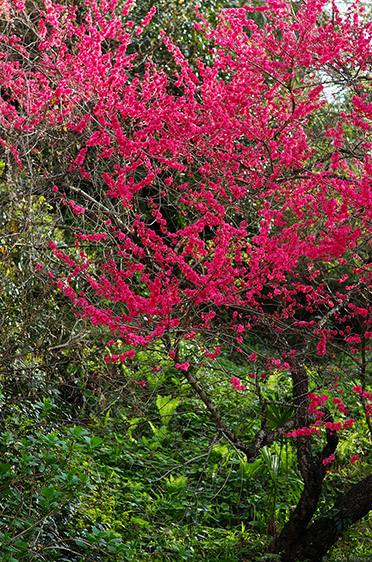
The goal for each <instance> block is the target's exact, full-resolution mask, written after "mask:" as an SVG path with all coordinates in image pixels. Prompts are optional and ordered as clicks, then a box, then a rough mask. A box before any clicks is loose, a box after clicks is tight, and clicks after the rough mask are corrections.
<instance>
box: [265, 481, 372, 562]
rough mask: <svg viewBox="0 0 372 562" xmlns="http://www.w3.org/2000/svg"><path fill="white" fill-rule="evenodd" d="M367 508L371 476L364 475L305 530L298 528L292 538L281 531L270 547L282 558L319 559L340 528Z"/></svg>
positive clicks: (371, 501)
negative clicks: (363, 477)
mask: <svg viewBox="0 0 372 562" xmlns="http://www.w3.org/2000/svg"><path fill="white" fill-rule="evenodd" d="M301 499H302V498H301ZM300 503H301V501H300ZM299 505H300V504H299ZM298 507H299V506H298ZM298 507H297V509H298ZM297 509H296V511H297ZM371 509H372V476H368V477H367V478H365V479H364V480H362V481H361V482H359V483H358V484H356V485H355V486H353V487H352V488H351V490H350V491H349V492H348V493H347V494H345V495H344V496H342V497H341V498H340V500H339V501H338V502H336V503H335V505H334V506H333V507H332V509H330V510H329V511H328V512H327V513H326V515H324V516H322V517H318V518H317V519H316V520H315V521H314V523H313V524H312V525H310V527H309V528H308V529H307V530H306V531H305V532H299V534H298V536H297V540H296V541H295V542H294V541H293V540H292V539H293V535H292V534H289V533H288V532H287V533H284V535H283V533H281V535H280V536H279V540H277V541H276V543H275V548H274V551H275V552H277V553H279V552H280V553H281V555H282V561H283V562H301V561H305V560H306V561H307V562H321V560H322V557H323V556H324V555H325V554H326V553H327V552H328V551H329V549H330V548H331V547H332V546H333V545H334V544H335V543H336V542H337V540H338V539H339V538H340V536H341V535H342V534H343V532H344V531H345V530H346V529H347V528H348V527H349V526H350V525H353V524H354V523H356V522H357V521H359V520H360V519H362V517H364V516H365V515H367V514H368V512H369V511H370V510H371ZM292 525H293V524H292ZM291 527H292V526H291ZM298 529H299V528H298ZM284 530H285V528H284V529H283V531H284Z"/></svg>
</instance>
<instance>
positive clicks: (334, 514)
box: [0, 0, 372, 562]
mask: <svg viewBox="0 0 372 562" xmlns="http://www.w3.org/2000/svg"><path fill="white" fill-rule="evenodd" d="M130 4H131V2H130V1H128V2H127V3H126V4H125V5H124V7H122V8H121V9H120V10H117V6H116V1H115V0H111V1H110V2H106V0H101V2H100V3H99V4H98V3H97V2H96V1H95V0H86V2H85V8H84V10H82V13H81V11H79V13H78V12H77V9H76V7H73V6H68V5H62V4H56V3H52V2H51V1H50V0H45V1H44V2H42V3H40V4H35V5H32V4H29V5H28V4H27V5H26V6H24V5H23V3H21V2H20V1H18V2H16V1H14V2H12V1H11V2H9V3H6V2H5V3H3V4H2V8H1V10H2V13H1V21H2V28H3V29H2V34H1V51H0V53H1V55H0V65H1V73H0V76H1V95H2V98H1V102H0V127H1V129H0V133H1V137H0V143H1V145H2V151H3V154H4V158H5V159H6V162H7V170H6V172H7V174H8V179H9V182H10V184H12V183H13V184H14V183H17V182H18V183H19V182H23V183H25V184H27V185H29V186H30V189H31V190H32V191H33V192H35V193H37V192H40V191H42V192H43V193H44V194H48V197H50V200H51V201H53V205H54V206H55V208H57V207H59V208H60V209H61V211H60V212H61V213H62V214H64V216H65V217H66V219H65V220H67V221H69V222H68V224H69V228H71V229H72V230H74V234H73V240H74V243H73V245H72V247H71V248H70V249H65V248H63V247H60V246H59V245H58V243H57V242H56V241H51V242H50V249H51V252H52V253H53V255H54V257H55V258H56V259H57V261H58V262H60V263H61V268H59V269H58V267H57V265H55V266H54V269H52V268H51V269H50V271H49V272H48V275H49V276H50V277H51V278H52V279H53V280H54V282H55V283H56V284H57V286H58V287H59V289H60V291H61V293H63V294H64V295H65V297H66V298H68V299H70V300H71V303H72V305H73V307H74V311H75V314H76V316H77V317H80V318H86V319H89V321H90V322H91V323H92V324H93V325H98V326H102V327H103V328H104V330H105V331H106V333H107V342H108V345H109V347H110V349H111V353H110V354H109V356H108V357H107V359H106V360H107V362H112V363H121V362H125V361H128V359H131V358H135V356H136V354H137V352H138V351H139V350H140V349H147V350H149V351H151V350H152V349H156V350H157V354H159V353H162V354H163V355H164V358H165V360H166V361H167V362H168V363H172V364H173V365H174V367H175V369H177V370H178V372H179V376H180V378H183V379H185V380H186V381H187V383H188V384H189V385H190V387H191V389H192V390H193V391H194V393H195V394H196V396H198V397H199V398H200V400H201V401H202V402H204V404H205V406H206V408H207V410H208V412H209V413H210V415H211V416H212V417H213V419H214V421H215V423H216V425H217V427H218V429H219V431H220V432H221V434H222V435H223V436H224V438H225V439H226V440H227V441H229V442H230V443H231V444H232V446H234V447H235V448H236V449H237V450H239V451H241V452H242V453H243V454H244V455H245V456H246V458H247V460H248V461H249V462H253V461H254V460H255V459H256V458H257V456H258V455H259V454H260V450H261V448H262V447H264V446H269V445H270V444H272V443H274V442H275V441H276V440H278V439H283V438H285V439H288V440H290V442H291V443H293V445H294V446H295V447H296V448H297V456H298V468H299V471H300V473H301V476H302V479H303V491H302V494H301V497H300V500H299V503H298V505H297V506H296V507H295V509H294V510H293V512H292V514H291V516H290V518H289V520H288V522H287V523H286V525H285V526H284V528H283V529H282V530H281V532H280V533H279V534H278V536H277V537H276V538H275V539H274V541H273V545H272V550H273V552H276V553H282V556H283V560H286V561H287V562H291V561H295V560H314V561H315V560H319V559H320V558H321V556H322V555H323V554H324V553H325V552H327V550H328V549H329V548H330V547H331V546H332V545H333V544H334V543H335V542H336V540H337V538H338V537H339V535H340V533H341V531H342V530H343V529H344V528H346V527H347V526H348V525H349V524H351V523H354V522H356V521H358V520H359V519H360V518H362V517H363V516H364V515H366V514H367V513H368V512H369V510H370V509H371V508H372V476H367V477H366V478H364V480H362V481H361V482H360V483H358V484H357V485H354V486H353V487H351V489H350V490H349V491H348V492H347V493H346V494H345V495H344V496H342V497H340V498H339V499H338V500H337V502H336V503H335V505H334V506H331V507H330V509H329V511H328V512H327V513H326V514H325V515H323V516H322V517H321V518H320V517H318V518H315V520H313V518H314V515H315V513H316V511H317V508H318V505H319V502H320V498H321V492H322V482H323V480H324V478H325V477H326V472H327V469H329V466H328V465H330V463H332V462H333V460H334V459H335V455H336V454H337V446H338V443H339V440H340V439H346V438H347V436H348V432H349V431H350V428H353V426H355V424H357V423H358V424H366V426H367V428H368V430H369V432H370V434H371V437H372V424H371V422H370V418H369V416H370V413H371V411H372V390H371V388H370V380H369V379H370V372H369V369H368V364H369V358H370V349H371V348H370V345H369V340H370V339H372V328H371V327H370V326H371V323H372V306H371V305H370V294H371V275H372V271H371V264H372V262H371V260H370V254H371V235H372V224H371V218H372V191H371V177H372V163H371V159H370V150H371V149H372V143H371V139H370V130H371V119H372V104H371V103H370V101H369V97H370V81H371V76H372V74H371V60H372V59H371V55H372V52H371V40H372V24H370V23H366V22H365V21H364V20H363V15H362V9H361V8H358V6H355V7H354V8H353V9H351V10H350V11H349V12H348V13H347V14H345V15H341V14H340V13H339V12H338V10H337V8H336V6H333V8H332V13H331V14H330V15H327V13H326V12H325V11H324V5H325V4H326V2H325V1H324V0H308V1H306V2H303V3H301V5H300V7H299V8H296V9H295V8H294V7H293V6H292V4H291V3H290V2H289V1H286V2H278V1H276V0H266V2H265V3H264V4H261V5H260V6H256V7H255V6H254V5H253V4H248V5H247V6H245V8H241V9H228V10H225V11H223V12H222V13H221V15H220V18H219V23H218V25H217V26H216V28H215V29H212V28H211V27H210V26H209V25H208V23H207V21H206V20H205V19H204V18H203V15H202V14H199V13H197V14H196V22H195V27H196V29H197V30H198V31H199V32H200V33H201V34H204V36H205V41H209V42H210V49H211V50H210V54H211V56H212V60H213V62H212V63H211V64H207V63H205V62H204V63H203V61H202V60H200V61H199V62H198V66H197V68H192V67H191V66H190V65H189V64H188V62H187V60H186V59H185V58H184V56H183V55H182V52H181V51H180V49H179V48H178V47H177V46H176V45H174V44H173V43H172V41H171V39H170V38H169V37H167V36H166V35H164V36H163V41H164V44H165V45H166V47H167V48H168V50H169V52H170V53H171V54H172V56H173V58H174V61H175V64H176V65H177V69H178V70H177V72H176V74H175V75H174V76H167V75H166V74H165V73H164V71H163V70H162V69H161V68H157V67H155V65H154V64H153V63H152V62H151V60H148V61H145V67H144V68H145V71H144V73H143V74H142V75H139V74H136V66H135V54H128V52H129V51H128V47H129V46H130V44H131V41H132V37H137V36H139V35H141V33H142V32H143V29H144V28H145V27H146V26H147V25H148V23H149V21H150V20H151V18H152V17H153V16H154V13H155V8H152V9H151V10H150V12H149V13H148V14H147V16H146V17H145V18H144V20H143V22H142V24H141V25H140V26H137V27H136V26H134V24H133V22H132V21H131V20H130V15H129V12H130ZM255 11H256V12H262V13H263V14H264V15H265V21H266V23H265V25H264V26H263V27H261V28H259V27H258V26H257V24H256V23H255V21H254V20H253V19H252V17H253V15H252V14H254V12H255ZM75 219H76V220H75ZM74 220H75V223H74ZM74 224H76V228H74V227H73V225H74ZM35 265H36V269H37V270H40V269H42V268H43V267H44V264H43V263H37V264H35ZM232 352H234V353H235V355H236V356H237V357H240V358H241V359H240V362H241V363H243V364H244V365H245V366H246V376H245V377H244V380H243V378H242V377H240V378H238V377H236V376H232V377H231V381H230V383H231V385H232V389H234V390H235V391H236V401H237V403H239V401H240V400H241V398H242V397H243V396H244V393H245V392H249V393H251V395H252V396H255V397H256V400H257V403H258V404H259V411H260V420H259V422H258V423H255V424H253V425H252V426H251V427H253V429H251V430H249V431H248V433H247V434H237V433H236V432H234V431H233V430H232V429H231V427H230V426H229V423H228V421H227V420H226V417H225V416H224V413H223V412H222V411H221V410H220V409H218V408H217V407H216V404H215V403H214V402H213V399H212V397H211V396H210V395H209V394H208V390H207V387H206V385H205V381H204V380H203V373H204V372H205V370H204V368H205V365H207V364H208V365H212V367H213V366H214V365H215V366H217V365H218V362H219V357H220V356H222V355H223V354H224V353H232ZM152 367H153V370H154V372H157V371H158V370H159V367H158V366H157V365H156V364H154V365H153V366H152ZM229 379H230V377H229ZM268 381H277V385H278V388H277V390H278V392H279V394H280V398H279V399H278V401H277V403H276V406H278V405H279V406H281V413H282V418H281V419H277V422H276V423H274V422H273V416H272V408H273V402H272V400H271V399H270V398H269V395H268V393H267V392H266V385H267V383H268ZM247 415H249V412H248V414H247V412H246V411H242V413H241V416H247ZM255 415H256V414H255ZM350 458H351V462H356V461H357V460H358V456H357V455H356V454H355V452H353V451H351V452H350Z"/></svg>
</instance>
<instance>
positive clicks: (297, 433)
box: [284, 427, 320, 437]
mask: <svg viewBox="0 0 372 562" xmlns="http://www.w3.org/2000/svg"><path fill="white" fill-rule="evenodd" d="M313 433H316V434H317V435H319V433H320V429H318V428H317V427H301V428H300V429H294V430H293V431H290V432H289V433H285V434H284V437H304V436H305V435H312V434H313Z"/></svg>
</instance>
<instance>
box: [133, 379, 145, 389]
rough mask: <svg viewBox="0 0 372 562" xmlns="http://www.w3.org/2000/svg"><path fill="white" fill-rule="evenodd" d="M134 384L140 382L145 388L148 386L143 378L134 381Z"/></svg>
mask: <svg viewBox="0 0 372 562" xmlns="http://www.w3.org/2000/svg"><path fill="white" fill-rule="evenodd" d="M134 384H140V385H142V386H143V388H145V386H146V381H144V380H142V381H134Z"/></svg>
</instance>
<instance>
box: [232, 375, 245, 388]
mask: <svg viewBox="0 0 372 562" xmlns="http://www.w3.org/2000/svg"><path fill="white" fill-rule="evenodd" d="M230 382H231V384H232V385H233V387H234V388H235V390H246V389H247V387H246V386H245V385H244V384H242V383H241V382H240V380H239V379H238V378H237V377H231V379H230Z"/></svg>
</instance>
